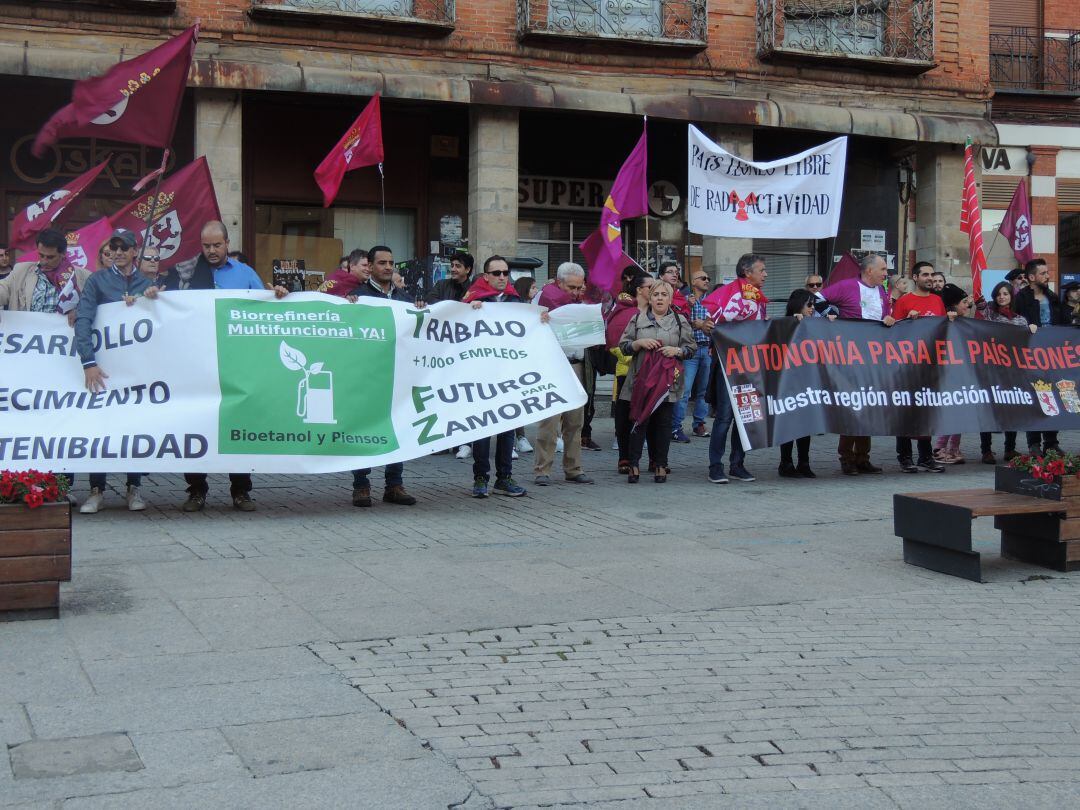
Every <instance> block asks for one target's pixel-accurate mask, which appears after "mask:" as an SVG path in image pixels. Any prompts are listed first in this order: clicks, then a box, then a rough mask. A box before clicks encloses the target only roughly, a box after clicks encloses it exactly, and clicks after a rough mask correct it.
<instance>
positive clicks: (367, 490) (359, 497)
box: [352, 487, 371, 506]
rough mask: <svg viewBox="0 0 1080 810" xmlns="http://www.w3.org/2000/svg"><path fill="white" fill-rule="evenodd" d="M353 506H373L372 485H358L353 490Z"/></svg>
mask: <svg viewBox="0 0 1080 810" xmlns="http://www.w3.org/2000/svg"><path fill="white" fill-rule="evenodd" d="M352 505H353V506H371V487H356V488H354V489H353V491H352Z"/></svg>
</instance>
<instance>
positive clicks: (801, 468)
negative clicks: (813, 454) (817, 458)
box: [795, 464, 817, 478]
mask: <svg viewBox="0 0 1080 810" xmlns="http://www.w3.org/2000/svg"><path fill="white" fill-rule="evenodd" d="M795 472H797V473H798V474H799V475H801V476H802V477H803V478H817V475H816V474H815V473H814V471H813V470H811V469H810V465H809V464H798V465H796V467H795Z"/></svg>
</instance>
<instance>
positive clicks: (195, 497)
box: [180, 492, 206, 512]
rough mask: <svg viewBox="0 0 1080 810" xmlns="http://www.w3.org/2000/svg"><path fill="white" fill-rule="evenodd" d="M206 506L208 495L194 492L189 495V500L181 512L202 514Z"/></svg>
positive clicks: (183, 505) (182, 506)
mask: <svg viewBox="0 0 1080 810" xmlns="http://www.w3.org/2000/svg"><path fill="white" fill-rule="evenodd" d="M204 506H206V493H205V492H193V493H191V494H190V495H188V499H187V500H186V501H184V503H183V504H182V505H181V506H180V511H182V512H201V511H202V510H203V507H204Z"/></svg>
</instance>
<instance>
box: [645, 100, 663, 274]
mask: <svg viewBox="0 0 1080 810" xmlns="http://www.w3.org/2000/svg"><path fill="white" fill-rule="evenodd" d="M641 126H642V129H648V127H649V116H647V115H643V116H642V117H641ZM647 188H648V183H646V189H647ZM646 194H648V192H647V191H646ZM659 264H660V263H659V262H657V268H656V270H657V278H659V277H660V276H659V270H660V267H659ZM645 272H649V206H648V198H647V197H646V205H645Z"/></svg>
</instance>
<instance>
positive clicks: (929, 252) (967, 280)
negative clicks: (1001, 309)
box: [914, 143, 971, 292]
mask: <svg viewBox="0 0 1080 810" xmlns="http://www.w3.org/2000/svg"><path fill="white" fill-rule="evenodd" d="M916 161H917V164H916V183H917V186H916V189H915V210H916V219H915V239H914V245H915V256H916V259H917V260H918V261H927V262H933V264H934V268H935V269H937V270H940V271H941V272H942V273H944V274H945V278H946V279H947V280H948V281H951V282H952V283H954V284H958V285H959V286H961V287H963V288H964V289H965V290H968V291H969V292H970V290H971V254H970V253H969V252H968V237H967V234H966V233H963V232H962V231H961V230H960V201H961V198H962V195H963V191H964V149H963V147H962V146H953V145H951V144H936V143H921V144H919V146H918V149H917V152H916Z"/></svg>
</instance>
